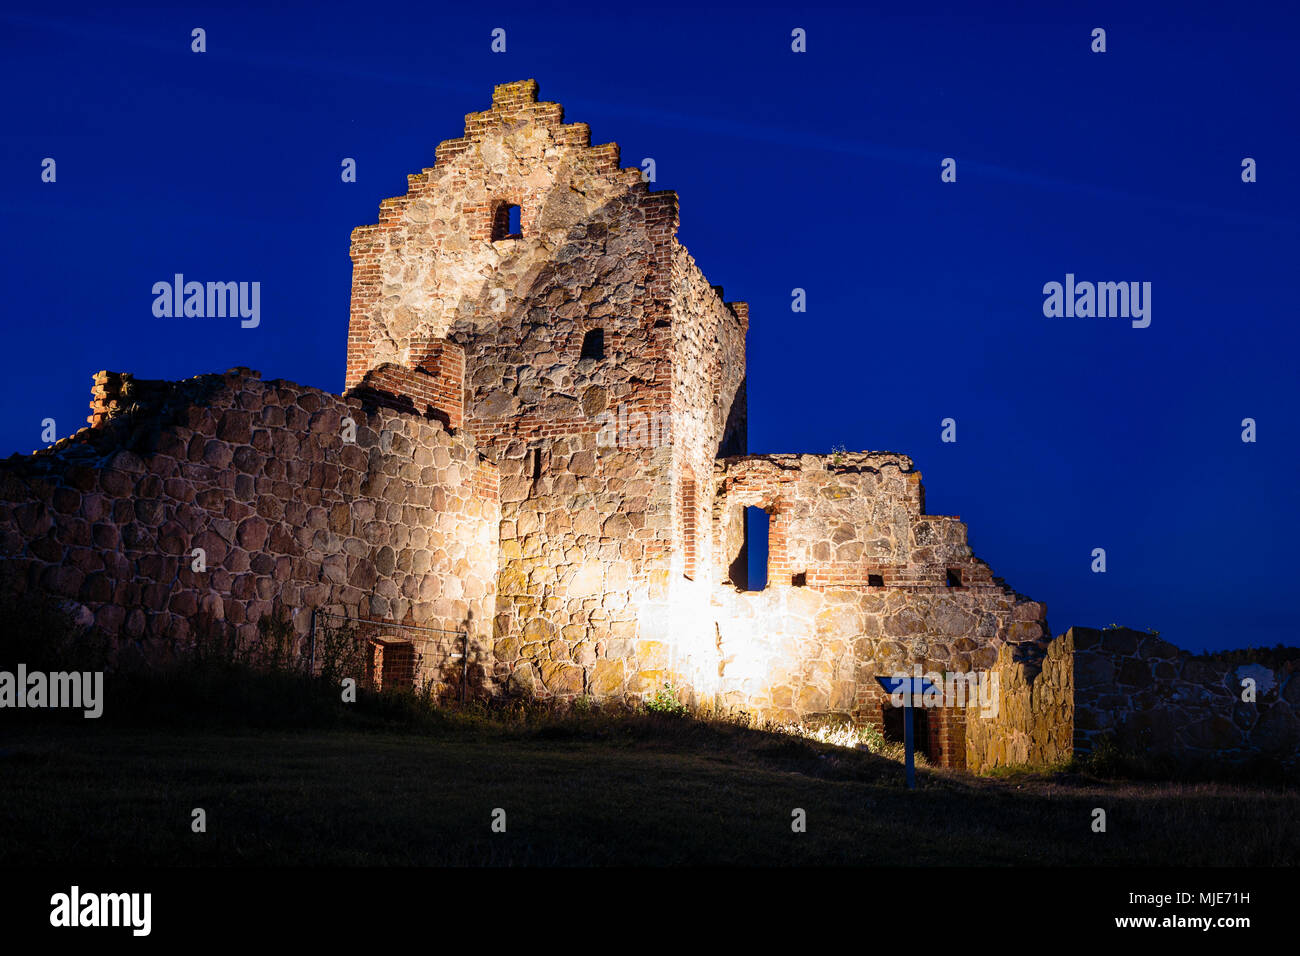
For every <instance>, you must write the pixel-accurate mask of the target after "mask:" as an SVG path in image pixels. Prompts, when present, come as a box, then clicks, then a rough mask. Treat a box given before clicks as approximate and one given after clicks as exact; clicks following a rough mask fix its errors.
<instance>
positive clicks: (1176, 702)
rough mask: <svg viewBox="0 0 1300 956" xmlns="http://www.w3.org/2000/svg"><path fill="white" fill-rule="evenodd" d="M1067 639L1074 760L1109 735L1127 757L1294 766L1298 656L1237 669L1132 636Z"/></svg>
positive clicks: (1151, 637)
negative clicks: (1267, 760) (1259, 758)
mask: <svg viewBox="0 0 1300 956" xmlns="http://www.w3.org/2000/svg"><path fill="white" fill-rule="evenodd" d="M1069 636H1071V637H1072V639H1073V641H1074V672H1075V739H1074V746H1075V749H1076V751H1077V752H1078V753H1080V754H1086V753H1090V752H1092V750H1093V748H1094V747H1095V746H1096V744H1097V742H1098V741H1099V740H1100V739H1101V738H1103V737H1110V738H1111V739H1112V740H1113V742H1114V743H1115V744H1116V745H1117V746H1118V747H1119V748H1120V749H1121V750H1125V751H1129V752H1136V753H1157V754H1174V755H1178V756H1183V757H1190V758H1193V759H1197V758H1200V759H1205V760H1211V759H1212V760H1214V761H1218V762H1229V763H1231V762H1238V761H1243V760H1246V759H1248V758H1250V757H1252V756H1255V755H1264V756H1269V757H1274V758H1277V759H1279V760H1281V761H1282V763H1283V764H1284V765H1287V766H1290V767H1293V768H1294V767H1295V766H1296V765H1297V751H1298V750H1300V719H1298V717H1297V715H1300V678H1297V673H1296V672H1297V670H1300V655H1297V654H1296V653H1295V652H1294V649H1292V656H1290V657H1289V658H1288V657H1287V656H1286V655H1285V654H1279V655H1273V656H1272V657H1270V655H1269V654H1268V652H1254V653H1251V654H1240V655H1236V657H1240V658H1245V657H1255V658H1257V662H1255V663H1239V662H1224V661H1222V660H1216V659H1215V658H1214V657H1213V656H1209V655H1192V654H1189V653H1188V652H1187V651H1184V650H1181V649H1179V648H1178V647H1176V646H1174V645H1173V644H1170V643H1169V642H1168V641H1165V640H1162V639H1161V638H1160V637H1159V636H1158V635H1156V634H1150V633H1146V632H1143V631H1134V630H1130V629H1129V628H1111V629H1107V630H1096V629H1094V628H1087V627H1075V628H1071V629H1070V632H1069ZM1274 658H1276V659H1274ZM1258 661H1267V662H1266V663H1263V662H1258ZM1245 678H1251V679H1253V680H1254V681H1255V688H1256V699H1255V700H1254V701H1253V702H1247V701H1243V700H1242V690H1243V688H1242V680H1243V679H1245Z"/></svg>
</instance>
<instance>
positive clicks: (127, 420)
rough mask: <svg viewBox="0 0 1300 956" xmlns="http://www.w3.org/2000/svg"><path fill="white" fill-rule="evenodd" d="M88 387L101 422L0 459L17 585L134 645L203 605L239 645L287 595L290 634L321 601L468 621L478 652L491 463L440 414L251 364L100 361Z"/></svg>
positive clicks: (384, 615) (179, 627)
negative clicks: (219, 368) (153, 370)
mask: <svg viewBox="0 0 1300 956" xmlns="http://www.w3.org/2000/svg"><path fill="white" fill-rule="evenodd" d="M124 384H126V385H128V387H126V388H123V387H121V386H122V385H124ZM109 385H111V386H112V392H113V394H112V395H111V396H110V395H107V394H106V391H107V389H108V386H109ZM95 401H96V403H97V405H96V407H94V408H92V418H94V419H95V420H96V421H97V422H98V424H97V425H96V426H95V427H92V428H86V429H82V430H81V431H80V432H78V433H76V434H75V435H73V436H71V437H69V438H66V439H64V440H62V441H60V442H58V443H56V444H55V445H53V446H51V447H50V448H48V449H43V450H41V451H38V452H36V453H35V454H33V455H30V456H19V455H15V456H13V457H11V458H10V459H8V460H6V461H4V462H0V561H2V562H3V564H4V568H5V570H6V571H7V572H8V577H9V579H10V581H11V586H12V587H15V588H17V589H18V590H19V591H27V590H39V591H44V592H46V593H49V594H52V595H54V596H56V597H58V598H62V599H64V600H65V601H67V602H68V603H69V604H70V605H71V607H72V609H73V611H74V613H75V614H76V615H77V617H78V619H79V620H80V621H81V623H83V624H86V625H93V626H94V627H96V628H97V629H99V630H100V631H102V632H104V633H106V634H108V635H111V636H113V637H116V638H117V639H118V641H119V646H121V645H125V644H135V645H137V646H138V647H139V649H141V650H144V651H147V650H149V649H151V648H153V649H162V648H163V647H165V646H166V645H168V644H169V643H170V642H185V641H186V640H187V639H189V638H190V636H191V634H192V630H193V627H194V623H195V621H196V620H199V619H202V618H205V617H206V618H210V619H212V620H214V621H218V622H225V623H226V624H228V625H229V626H230V627H231V628H233V629H234V630H235V632H236V633H237V634H238V636H239V637H240V638H241V639H242V640H244V641H251V640H253V639H254V638H255V637H256V635H257V621H258V620H259V619H260V618H261V617H262V616H263V615H265V614H268V613H270V612H271V611H272V610H273V608H276V607H278V606H279V607H284V608H285V609H286V610H287V611H288V612H289V613H291V614H292V619H293V624H294V627H295V630H296V631H297V633H298V634H300V635H305V634H306V632H307V630H308V629H309V627H310V618H311V616H312V615H311V613H310V612H311V610H312V609H317V608H319V609H321V610H325V611H328V612H331V613H335V614H341V615H345V616H347V617H350V618H368V619H379V620H383V621H392V622H401V623H407V624H415V625H422V626H427V627H437V628H448V629H457V628H460V627H463V626H465V625H466V623H467V622H469V626H470V629H471V633H472V634H473V636H474V644H475V645H476V647H475V648H474V649H472V650H475V651H476V652H475V653H473V654H472V655H471V656H472V657H474V658H475V659H477V660H480V661H485V662H486V661H488V659H489V656H490V649H491V648H490V643H489V642H490V623H491V620H492V611H493V607H494V604H495V575H496V568H497V541H498V538H497V529H498V526H499V524H500V505H499V501H498V494H497V488H498V479H497V475H496V466H495V465H493V464H492V463H490V462H487V461H485V460H484V459H482V458H481V456H479V455H478V453H477V452H476V451H475V450H474V448H473V446H472V445H470V444H467V442H466V441H465V440H464V439H463V438H461V437H459V436H455V435H452V434H450V433H449V432H448V431H447V429H446V428H445V427H444V426H443V425H442V424H441V423H439V422H437V421H434V420H430V419H427V418H424V417H421V416H418V415H412V414H403V413H401V412H397V411H394V410H392V409H389V408H384V407H381V406H378V405H375V404H373V403H368V402H367V401H366V400H365V398H364V396H354V397H350V398H340V397H339V396H337V395H332V394H330V393H328V392H323V391H320V390H318V389H314V388H307V387H304V386H301V385H295V384H293V383H290V382H285V381H280V380H276V381H268V382H263V381H261V378H260V376H259V375H258V373H256V372H252V371H249V370H247V369H235V370H232V371H230V372H227V373H225V374H219V375H203V376H198V377H197V378H193V379H188V380H186V381H183V382H174V383H164V382H147V383H146V382H136V381H135V380H133V379H131V378H130V377H129V376H106V375H103V374H101V375H100V376H98V377H97V379H96V393H95ZM345 419H351V420H352V422H353V424H354V425H355V441H348V440H346V439H345V437H344V436H345V435H347V434H349V430H348V429H346V428H345V427H344V420H345ZM195 549H200V550H201V552H202V562H201V565H200V564H199V563H198V562H197V561H196V550H195ZM478 645H482V646H481V647H478ZM480 666H485V665H480Z"/></svg>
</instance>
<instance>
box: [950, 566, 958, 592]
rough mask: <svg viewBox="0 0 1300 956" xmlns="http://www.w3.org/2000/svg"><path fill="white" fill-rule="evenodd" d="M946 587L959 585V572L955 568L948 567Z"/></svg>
mask: <svg viewBox="0 0 1300 956" xmlns="http://www.w3.org/2000/svg"><path fill="white" fill-rule="evenodd" d="M948 587H950V588H959V587H961V572H960V571H958V570H957V569H956V568H949V569H948Z"/></svg>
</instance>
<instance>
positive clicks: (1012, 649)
mask: <svg viewBox="0 0 1300 956" xmlns="http://www.w3.org/2000/svg"><path fill="white" fill-rule="evenodd" d="M1020 650H1021V648H1020V647H1019V646H1017V645H1012V644H1005V645H1003V646H1002V647H1001V648H999V650H998V657H997V661H996V663H995V664H994V666H993V668H992V673H994V674H996V675H997V695H996V700H997V709H996V712H992V713H987V714H986V713H984V712H983V711H982V710H981V708H979V707H978V706H971V705H969V704H968V705H967V707H966V769H968V770H972V771H975V772H977V773H983V772H985V771H988V770H993V769H994V768H997V767H1018V766H1035V767H1050V766H1053V765H1055V764H1060V763H1064V762H1065V761H1068V760H1069V759H1070V758H1071V756H1072V755H1073V753H1074V637H1073V635H1072V634H1070V633H1068V632H1067V633H1066V634H1063V635H1061V636H1060V637H1057V638H1055V639H1054V640H1052V641H1050V642H1049V643H1048V645H1047V649H1046V653H1045V654H1041V655H1038V654H1030V655H1028V656H1026V655H1024V654H1022V653H1018V652H1019V651H1020Z"/></svg>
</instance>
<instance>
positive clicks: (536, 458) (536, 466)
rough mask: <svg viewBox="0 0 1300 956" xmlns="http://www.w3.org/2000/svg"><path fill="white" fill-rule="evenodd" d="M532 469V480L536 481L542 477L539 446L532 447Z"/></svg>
mask: <svg viewBox="0 0 1300 956" xmlns="http://www.w3.org/2000/svg"><path fill="white" fill-rule="evenodd" d="M532 470H533V481H537V480H538V479H539V478H541V477H542V450H541V449H540V448H534V449H533V463H532Z"/></svg>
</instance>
